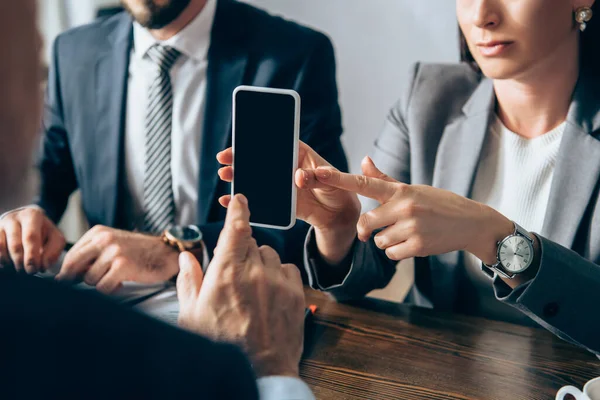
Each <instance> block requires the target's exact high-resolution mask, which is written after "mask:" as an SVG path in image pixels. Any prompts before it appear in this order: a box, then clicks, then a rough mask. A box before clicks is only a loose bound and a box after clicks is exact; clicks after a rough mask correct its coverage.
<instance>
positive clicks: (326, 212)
mask: <svg viewBox="0 0 600 400" xmlns="http://www.w3.org/2000/svg"><path fill="white" fill-rule="evenodd" d="M217 160H218V161H219V162H220V163H221V164H223V165H225V167H223V168H221V169H220V170H219V177H220V178H221V179H222V180H224V181H226V182H231V181H232V180H233V168H232V167H231V165H232V163H233V152H232V149H231V148H229V149H227V150H224V151H222V152H221V153H219V154H217ZM298 167H299V168H298V170H297V171H296V175H295V177H294V178H295V182H296V186H297V187H298V189H299V190H298V200H297V209H296V214H297V216H298V218H299V219H301V220H303V221H305V222H307V223H309V224H310V225H312V226H313V227H314V229H315V239H316V241H317V246H318V248H319V251H320V253H321V256H322V257H323V259H324V260H325V261H326V262H328V263H329V264H332V265H337V264H338V263H340V262H341V261H342V260H343V259H344V258H345V256H346V255H347V254H348V252H349V251H350V249H351V248H352V244H353V243H354V240H355V239H356V223H357V221H358V218H359V216H360V202H359V200H358V197H357V196H356V194H354V193H352V192H349V191H346V190H340V189H336V188H335V187H332V186H330V185H327V184H323V183H321V182H319V180H318V179H317V176H316V173H317V171H318V169H317V168H319V167H326V169H327V170H328V171H329V170H332V171H336V172H339V171H337V170H336V169H335V168H334V167H332V166H331V164H329V163H328V162H327V161H326V160H325V159H323V158H322V157H321V156H319V155H318V154H317V153H316V152H315V151H314V150H313V149H312V148H310V146H308V145H306V144H305V143H302V142H300V149H299V153H298ZM230 200H231V196H229V195H227V196H223V197H221V198H220V199H219V202H220V203H221V205H223V206H224V207H227V205H228V204H229V202H230ZM250 207H252V204H251V205H250Z"/></svg>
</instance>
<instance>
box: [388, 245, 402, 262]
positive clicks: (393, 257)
mask: <svg viewBox="0 0 600 400" xmlns="http://www.w3.org/2000/svg"><path fill="white" fill-rule="evenodd" d="M385 255H386V256H387V257H388V258H389V259H390V260H394V261H400V259H399V257H398V253H397V252H396V249H395V248H392V247H390V248H389V249H386V250H385Z"/></svg>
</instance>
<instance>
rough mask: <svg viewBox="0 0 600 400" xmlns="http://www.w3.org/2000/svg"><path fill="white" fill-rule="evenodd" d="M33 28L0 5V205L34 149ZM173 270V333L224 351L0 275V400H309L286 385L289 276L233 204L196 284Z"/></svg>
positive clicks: (293, 281) (290, 339) (97, 302)
mask: <svg viewBox="0 0 600 400" xmlns="http://www.w3.org/2000/svg"><path fill="white" fill-rule="evenodd" d="M35 20H36V18H35V2H34V0H21V1H18V2H6V1H5V2H0V35H2V36H3V37H9V38H10V40H6V41H3V42H0V52H1V53H2V54H4V57H3V58H2V60H1V61H0V163H1V164H2V165H1V167H2V173H1V174H0V202H1V201H2V200H3V199H5V198H6V196H7V195H9V194H13V193H14V192H15V191H16V190H18V188H19V183H21V182H22V181H23V179H22V178H23V177H24V176H25V175H26V173H27V170H28V169H29V166H30V157H29V154H30V153H31V152H32V146H33V144H34V142H35V141H36V135H35V132H36V129H37V125H38V124H37V121H39V119H40V99H39V82H40V75H39V65H40V60H39V58H38V54H39V50H40V39H39V35H38V34H37V31H36V28H35ZM0 240H5V238H4V237H3V238H0ZM180 265H181V274H180V276H179V278H178V289H179V299H180V306H181V315H180V324H181V325H183V326H184V327H185V328H187V329H188V330H191V331H195V332H198V333H201V334H204V335H205V336H207V337H208V338H210V339H212V340H219V341H222V342H226V343H222V344H217V343H214V342H211V341H210V340H208V339H205V338H202V337H199V336H196V335H194V334H192V333H189V332H185V331H182V330H179V329H177V328H174V327H171V326H168V325H165V324H162V323H160V322H158V321H156V320H153V319H151V318H148V317H146V316H144V315H141V314H139V313H137V312H133V311H131V310H127V309H124V308H121V307H120V306H118V305H116V304H115V303H113V302H111V301H110V300H107V299H106V298H104V297H102V296H100V295H97V294H90V293H87V292H86V293H84V292H79V291H76V290H74V289H72V288H70V287H66V286H62V285H59V284H56V283H54V282H48V281H46V280H42V279H39V278H36V277H29V276H25V275H24V274H18V273H15V271H14V269H12V268H11V269H10V270H9V269H8V268H7V267H4V268H0V321H1V327H0V345H1V346H2V347H1V348H2V350H1V351H0V398H2V399H12V398H22V399H25V398H86V399H96V398H98V399H107V398H111V399H115V398H127V399H131V398H144V399H152V398H194V399H258V398H260V399H279V400H281V399H312V398H313V397H312V394H311V393H310V390H309V389H308V388H307V387H306V385H305V384H304V383H302V381H300V379H299V378H298V364H299V361H300V355H301V352H302V343H303V340H302V332H303V330H302V326H303V315H304V314H303V309H304V307H303V306H304V304H303V303H304V296H303V292H302V283H301V279H300V275H299V272H298V270H297V268H296V267H294V266H292V265H284V266H282V265H281V262H280V260H279V258H278V256H277V255H276V253H275V252H274V251H273V250H272V249H270V248H267V247H262V248H258V247H257V245H256V241H255V240H254V239H253V238H252V236H251V230H250V226H249V212H248V207H247V201H246V200H245V199H244V198H243V197H236V198H234V199H233V200H232V204H231V205H230V210H229V211H228V213H227V218H226V222H225V227H224V230H223V233H222V235H221V237H220V239H219V246H218V249H217V250H216V251H215V257H214V259H213V261H212V263H211V265H210V268H209V269H208V271H207V273H206V276H204V274H203V273H202V270H201V268H200V266H199V264H198V262H197V261H196V259H195V258H194V257H193V256H192V255H191V254H189V253H182V255H181V256H180ZM234 279H235V284H233V283H234ZM259 314H260V315H259ZM240 347H241V348H242V349H243V350H244V351H245V353H246V354H247V356H248V357H249V361H250V363H249V362H248V360H247V359H246V356H245V355H244V354H243V353H242V351H240ZM251 366H252V367H251Z"/></svg>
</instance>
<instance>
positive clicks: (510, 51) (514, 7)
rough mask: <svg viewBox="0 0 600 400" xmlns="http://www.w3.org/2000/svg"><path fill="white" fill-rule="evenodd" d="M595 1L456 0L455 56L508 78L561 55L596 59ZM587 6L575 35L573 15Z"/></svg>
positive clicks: (599, 16)
mask: <svg viewBox="0 0 600 400" xmlns="http://www.w3.org/2000/svg"><path fill="white" fill-rule="evenodd" d="M594 2H595V0H456V12H457V17H458V23H459V26H460V30H461V57H462V60H463V61H466V62H470V63H471V64H472V65H473V66H474V67H475V68H476V69H480V70H481V72H483V74H484V75H486V76H487V77H489V78H492V79H511V78H516V77H518V76H522V75H523V74H527V72H530V71H536V70H537V68H536V67H540V66H542V65H544V64H547V65H553V64H554V65H560V62H558V63H557V61H560V60H564V59H565V57H579V56H580V55H581V60H582V63H583V64H586V65H587V66H590V64H592V63H595V64H596V65H599V64H598V63H597V60H599V59H600V55H599V54H598V51H599V50H598V45H599V42H598V39H600V36H599V34H600V27H598V26H597V25H598V24H600V10H598V6H596V5H594ZM592 5H593V8H592V9H593V11H594V14H595V15H594V18H593V19H592V20H591V21H590V22H589V23H588V27H587V29H586V31H585V32H583V33H581V32H580V30H579V25H578V24H577V23H576V22H575V18H574V13H575V10H577V9H578V8H580V7H584V6H587V7H590V6H592ZM599 66H600V65H599Z"/></svg>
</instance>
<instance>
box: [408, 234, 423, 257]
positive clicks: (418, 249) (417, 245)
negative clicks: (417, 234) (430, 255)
mask: <svg viewBox="0 0 600 400" xmlns="http://www.w3.org/2000/svg"><path fill="white" fill-rule="evenodd" d="M411 247H412V250H413V252H414V253H415V255H416V256H417V257H425V255H426V254H425V253H426V246H425V241H424V240H423V239H422V238H415V239H414V240H413V242H412V246H411Z"/></svg>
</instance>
